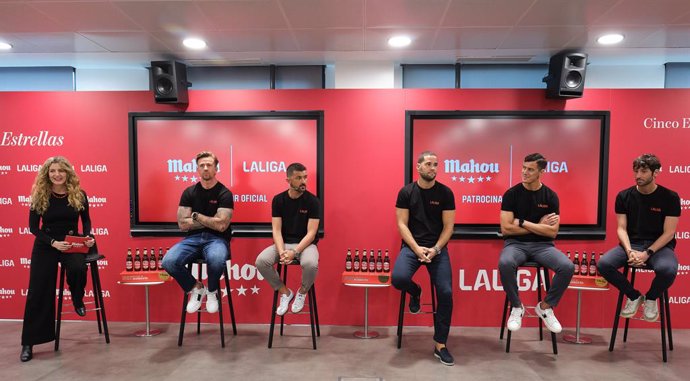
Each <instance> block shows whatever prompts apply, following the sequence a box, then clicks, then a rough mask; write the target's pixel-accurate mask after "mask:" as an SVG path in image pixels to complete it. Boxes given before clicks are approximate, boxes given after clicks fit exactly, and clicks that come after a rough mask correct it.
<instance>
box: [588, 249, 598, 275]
mask: <svg viewBox="0 0 690 381" xmlns="http://www.w3.org/2000/svg"><path fill="white" fill-rule="evenodd" d="M594 255H595V253H594V252H592V259H590V260H589V276H597V261H596V259H594Z"/></svg>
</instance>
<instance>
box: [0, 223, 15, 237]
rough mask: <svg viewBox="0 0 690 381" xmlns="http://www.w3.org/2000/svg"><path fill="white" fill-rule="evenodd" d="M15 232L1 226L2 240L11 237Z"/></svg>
mask: <svg viewBox="0 0 690 381" xmlns="http://www.w3.org/2000/svg"><path fill="white" fill-rule="evenodd" d="M13 232H14V230H13V229H12V228H6V227H4V226H1V225H0V238H5V237H9V236H10V235H12V233H13Z"/></svg>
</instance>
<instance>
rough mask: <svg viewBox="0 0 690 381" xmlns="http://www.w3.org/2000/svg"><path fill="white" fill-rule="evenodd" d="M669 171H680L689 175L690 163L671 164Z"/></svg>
mask: <svg viewBox="0 0 690 381" xmlns="http://www.w3.org/2000/svg"><path fill="white" fill-rule="evenodd" d="M668 173H680V174H684V175H687V174H688V173H690V165H669V166H668Z"/></svg>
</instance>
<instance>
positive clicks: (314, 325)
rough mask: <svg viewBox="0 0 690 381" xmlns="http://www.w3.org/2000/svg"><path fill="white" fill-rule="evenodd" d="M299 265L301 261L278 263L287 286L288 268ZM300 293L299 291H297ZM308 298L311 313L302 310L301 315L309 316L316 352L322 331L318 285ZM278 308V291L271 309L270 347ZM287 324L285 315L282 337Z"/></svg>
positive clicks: (274, 294) (308, 293)
mask: <svg viewBox="0 0 690 381" xmlns="http://www.w3.org/2000/svg"><path fill="white" fill-rule="evenodd" d="M290 265H299V261H295V260H293V261H292V263H290V264H289V265H281V264H280V263H278V268H277V271H278V274H281V270H282V277H283V284H285V285H287V274H288V266H290ZM295 292H298V291H295ZM307 297H308V298H309V299H308V300H309V312H305V311H304V310H302V311H301V312H299V313H300V314H306V313H308V314H309V324H310V325H311V343H312V347H313V348H314V350H316V336H319V337H321V329H320V327H319V309H318V308H317V306H316V284H312V285H311V288H309V291H307ZM277 307H278V290H276V291H275V292H274V293H273V308H272V309H271V328H270V330H269V333H268V347H269V348H271V347H273V331H274V330H275V323H276V315H277V314H276V308H277ZM286 313H287V312H286ZM284 322H285V315H283V316H281V317H280V336H283V325H284Z"/></svg>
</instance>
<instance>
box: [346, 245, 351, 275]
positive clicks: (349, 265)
mask: <svg viewBox="0 0 690 381" xmlns="http://www.w3.org/2000/svg"><path fill="white" fill-rule="evenodd" d="M345 271H352V252H351V251H350V249H347V256H346V257H345Z"/></svg>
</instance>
